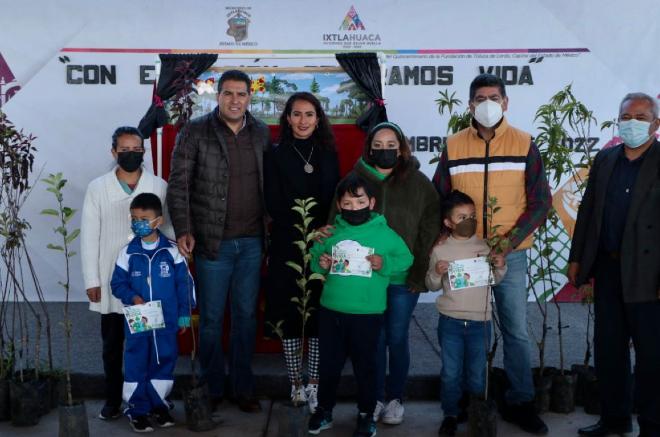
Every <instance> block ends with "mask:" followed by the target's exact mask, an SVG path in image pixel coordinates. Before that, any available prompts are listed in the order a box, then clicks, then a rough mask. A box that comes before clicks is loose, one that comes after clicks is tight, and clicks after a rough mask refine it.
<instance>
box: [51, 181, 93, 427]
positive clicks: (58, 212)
mask: <svg viewBox="0 0 660 437" xmlns="http://www.w3.org/2000/svg"><path fill="white" fill-rule="evenodd" d="M42 181H43V182H44V183H45V184H46V185H47V186H48V188H46V191H48V192H50V193H52V194H53V196H54V197H55V200H56V208H54V209H53V208H48V209H44V210H43V211H41V214H43V215H47V216H51V217H53V218H55V220H56V225H57V226H56V227H55V228H53V230H54V232H55V234H56V236H57V241H56V242H55V243H49V244H48V245H47V247H48V248H49V249H51V250H53V251H56V252H59V253H61V254H62V256H63V259H64V276H65V279H64V281H63V282H62V281H59V284H60V285H61V286H62V288H63V289H64V298H65V299H64V319H63V326H64V338H65V340H66V342H65V345H66V355H65V358H66V366H65V371H64V372H65V373H64V374H65V384H66V399H65V401H64V402H62V403H60V405H59V437H89V424H88V423H87V411H86V409H85V402H84V401H82V400H76V401H74V398H73V394H72V389H71V345H72V341H71V336H72V323H71V314H70V312H69V311H70V309H69V297H70V291H71V290H70V285H71V282H70V279H71V274H70V269H71V266H70V260H71V258H72V257H73V256H75V255H76V252H74V251H72V250H71V244H72V243H73V241H74V240H75V239H76V238H77V237H78V235H79V234H80V229H70V222H71V219H73V217H74V215H75V213H76V210H75V209H72V208H70V207H68V206H64V192H63V189H64V187H65V186H66V182H67V180H66V179H64V177H63V176H62V173H56V174H50V175H48V177H46V178H44V179H42Z"/></svg>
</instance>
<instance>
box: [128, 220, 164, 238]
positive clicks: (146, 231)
mask: <svg viewBox="0 0 660 437" xmlns="http://www.w3.org/2000/svg"><path fill="white" fill-rule="evenodd" d="M157 219H158V217H156V218H155V219H153V220H133V221H132V222H131V230H132V231H133V233H134V234H135V236H136V237H140V238H144V237H148V236H149V235H151V233H152V232H153V231H154V230H155V229H151V223H152V222H155V221H156V220H157Z"/></svg>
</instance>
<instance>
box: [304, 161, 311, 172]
mask: <svg viewBox="0 0 660 437" xmlns="http://www.w3.org/2000/svg"><path fill="white" fill-rule="evenodd" d="M303 168H304V170H305V173H314V166H313V165H312V164H310V163H309V162H308V163H307V164H305V167H303Z"/></svg>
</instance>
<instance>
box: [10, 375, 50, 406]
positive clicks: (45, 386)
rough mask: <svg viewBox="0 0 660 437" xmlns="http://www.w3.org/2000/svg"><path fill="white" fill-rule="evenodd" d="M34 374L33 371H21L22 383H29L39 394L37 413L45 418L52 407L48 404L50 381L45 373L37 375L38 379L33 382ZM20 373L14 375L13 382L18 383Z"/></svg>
mask: <svg viewBox="0 0 660 437" xmlns="http://www.w3.org/2000/svg"><path fill="white" fill-rule="evenodd" d="M35 378H36V372H35V370H34V369H25V370H23V381H26V382H27V381H31V382H33V384H34V386H35V387H36V389H37V391H38V392H39V412H38V414H39V415H40V416H45V415H46V414H48V413H49V412H50V410H51V409H52V408H54V406H53V405H51V403H50V381H49V377H48V375H47V373H46V372H43V371H42V372H40V373H39V379H38V380H36V381H35ZM20 379H21V373H20V372H15V373H14V380H16V381H20Z"/></svg>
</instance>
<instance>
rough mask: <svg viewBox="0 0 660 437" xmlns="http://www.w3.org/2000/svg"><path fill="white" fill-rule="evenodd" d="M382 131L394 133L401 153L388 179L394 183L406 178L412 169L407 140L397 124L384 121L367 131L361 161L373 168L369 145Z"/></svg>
mask: <svg viewBox="0 0 660 437" xmlns="http://www.w3.org/2000/svg"><path fill="white" fill-rule="evenodd" d="M382 129H389V130H391V131H392V132H394V134H395V135H396V139H397V140H398V141H399V152H401V155H399V159H398V160H397V163H396V165H395V166H394V169H393V170H392V173H390V176H389V177H390V178H392V179H393V180H394V181H397V180H402V179H405V178H406V177H407V176H408V173H410V170H411V169H413V168H414V165H413V160H412V151H411V150H410V144H408V139H407V138H406V136H405V135H404V134H403V131H402V130H401V128H400V127H399V125H397V124H394V123H391V122H389V121H385V122H383V123H378V124H377V125H376V126H374V127H372V128H371V130H370V131H369V135H367V139H366V140H365V142H364V148H363V149H362V159H363V160H364V161H365V162H366V163H367V164H369V165H371V166H373V167H375V163H374V160H373V155H372V154H371V143H372V142H373V141H374V137H375V136H376V133H377V132H378V131H380V130H382Z"/></svg>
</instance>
